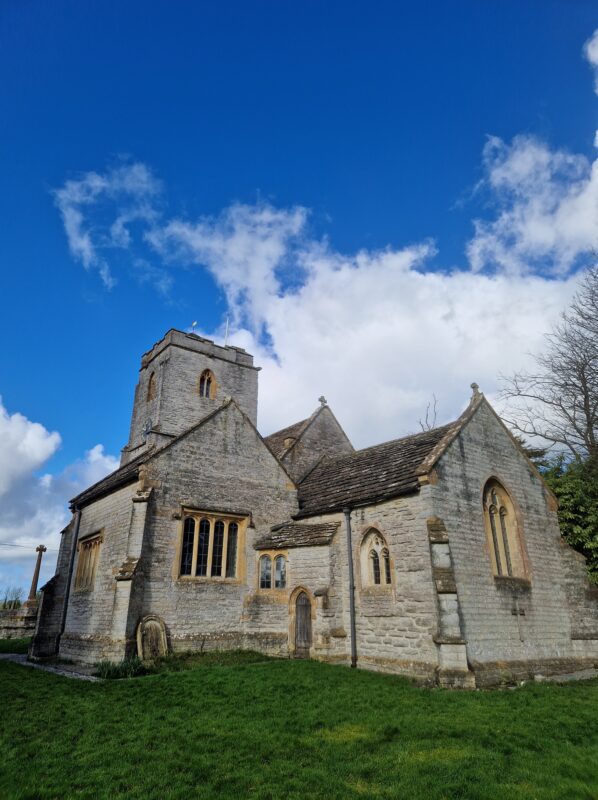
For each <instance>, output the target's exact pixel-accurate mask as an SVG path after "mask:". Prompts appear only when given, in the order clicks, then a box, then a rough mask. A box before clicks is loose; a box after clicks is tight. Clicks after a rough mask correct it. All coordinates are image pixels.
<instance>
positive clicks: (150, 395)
mask: <svg viewBox="0 0 598 800" xmlns="http://www.w3.org/2000/svg"><path fill="white" fill-rule="evenodd" d="M155 396H156V374H155V372H152V374H151V375H150V376H149V381H148V382H147V402H148V403H149V402H150V400H153V399H154V397H155Z"/></svg>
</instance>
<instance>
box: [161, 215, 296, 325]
mask: <svg viewBox="0 0 598 800" xmlns="http://www.w3.org/2000/svg"><path fill="white" fill-rule="evenodd" d="M306 218H307V211H306V209H304V208H302V207H300V206H295V207H294V208H289V209H279V208H274V207H273V206H271V205H268V204H259V205H254V206H250V205H242V204H239V203H236V204H233V205H232V206H230V207H229V208H227V209H225V210H224V211H223V212H222V214H221V215H220V216H219V217H217V218H215V219H214V218H208V217H205V218H203V219H200V220H198V221H197V222H187V221H185V220H180V219H175V220H172V221H171V222H169V223H168V224H167V225H165V226H164V227H163V228H154V229H153V230H152V231H149V232H148V233H147V234H146V238H147V240H148V241H149V242H150V243H151V244H152V246H153V247H154V248H156V250H158V251H159V252H160V253H161V254H162V255H163V256H165V257H166V258H167V259H168V260H179V261H184V262H191V263H196V264H201V265H204V266H206V267H207V268H208V269H209V271H210V272H211V273H212V275H213V277H214V279H215V280H216V282H217V283H218V284H219V286H221V287H222V289H223V290H224V292H225V294H226V298H227V301H228V304H229V308H230V310H231V311H232V313H233V314H234V319H235V321H236V322H241V321H243V320H248V321H249V323H250V324H251V326H252V328H254V329H256V328H257V327H259V325H260V324H261V322H262V321H263V319H264V315H265V313H266V311H267V306H268V303H269V302H270V299H271V298H272V297H274V296H276V294H277V292H278V291H279V287H280V278H281V273H282V272H284V270H285V268H286V267H287V266H289V265H288V263H287V262H288V259H289V258H290V257H291V255H292V253H291V252H290V246H291V244H292V243H294V242H295V241H296V239H297V237H298V236H299V234H301V232H302V231H303V229H304V226H305V222H306ZM293 266H294V268H295V269H296V268H297V267H298V266H299V265H298V262H295V263H294V264H293Z"/></svg>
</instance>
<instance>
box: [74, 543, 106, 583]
mask: <svg viewBox="0 0 598 800" xmlns="http://www.w3.org/2000/svg"><path fill="white" fill-rule="evenodd" d="M101 544H102V537H101V535H100V534H95V535H94V536H88V537H87V538H85V539H82V540H81V541H80V542H79V544H78V546H77V549H78V551H79V559H78V562H77V572H76V573H75V589H91V588H92V587H93V582H94V578H95V574H96V569H97V566H98V561H99V558H100V545H101Z"/></svg>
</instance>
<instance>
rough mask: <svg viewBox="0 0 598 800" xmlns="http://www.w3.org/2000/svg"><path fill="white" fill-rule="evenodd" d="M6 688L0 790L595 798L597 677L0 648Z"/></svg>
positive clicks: (240, 797) (26, 793) (43, 794)
mask: <svg viewBox="0 0 598 800" xmlns="http://www.w3.org/2000/svg"><path fill="white" fill-rule="evenodd" d="M225 663H226V662H225ZM0 702H1V704H2V714H1V715H0V748H1V750H0V752H1V753H2V757H1V758H0V797H1V798H2V800H9V798H23V799H25V798H28V800H34V798H35V800H38V799H40V800H41V798H60V799H61V800H62V799H63V798H71V797H76V798H94V800H95V798H143V800H152V799H153V798H156V800H169V799H170V798H181V799H182V798H185V800H187V798H234V799H235V800H245V798H260V800H266V799H267V798H272V799H273V798H285V800H287V799H288V800H290V799H291V798H297V800H299V798H301V800H303V798H326V800H334V799H336V798H338V800H351V799H352V798H393V800H398V799H399V798H401V800H402V799H403V798H404V799H405V800H416V799H417V798H425V800H435V799H436V798H447V800H454V798H496V799H497V800H499V799H500V800H517V799H518V798H554V800H566V798H587V799H588V800H589V799H590V798H594V799H595V798H598V757H597V756H598V681H590V682H582V683H569V684H566V685H564V686H557V685H555V684H531V685H527V686H524V687H522V688H519V689H517V690H512V691H510V690H506V691H484V692H451V691H446V690H425V689H418V688H415V687H413V686H411V685H409V684H408V683H407V682H406V681H404V680H402V679H400V678H396V677H392V676H385V675H379V674H375V673H371V672H365V671H363V672H362V671H360V670H356V671H353V670H349V669H346V668H343V667H333V666H329V665H325V664H318V663H315V662H309V661H305V662H301V661H282V660H281V661H268V662H266V663H233V664H230V662H229V664H228V665H226V666H223V665H217V666H215V665H208V663H207V662H206V663H205V666H202V667H196V668H192V669H189V670H187V671H182V672H171V671H167V672H162V673H159V674H155V675H147V676H144V677H139V678H134V679H131V680H122V681H118V680H117V681H105V682H102V683H85V682H83V681H76V680H72V679H66V678H61V677H59V676H55V675H50V674H48V673H44V672H40V671H38V670H33V669H28V668H26V667H21V666H18V665H15V664H12V663H6V662H0Z"/></svg>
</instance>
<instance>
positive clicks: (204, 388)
mask: <svg viewBox="0 0 598 800" xmlns="http://www.w3.org/2000/svg"><path fill="white" fill-rule="evenodd" d="M199 396H200V397H208V398H209V399H210V400H213V399H214V398H215V397H216V378H215V377H214V373H213V372H212V370H211V369H204V371H203V372H202V373H201V375H200V376H199Z"/></svg>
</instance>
